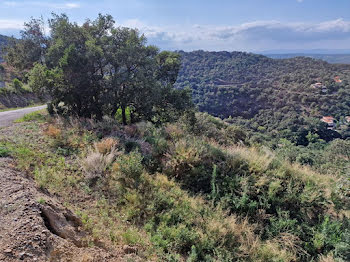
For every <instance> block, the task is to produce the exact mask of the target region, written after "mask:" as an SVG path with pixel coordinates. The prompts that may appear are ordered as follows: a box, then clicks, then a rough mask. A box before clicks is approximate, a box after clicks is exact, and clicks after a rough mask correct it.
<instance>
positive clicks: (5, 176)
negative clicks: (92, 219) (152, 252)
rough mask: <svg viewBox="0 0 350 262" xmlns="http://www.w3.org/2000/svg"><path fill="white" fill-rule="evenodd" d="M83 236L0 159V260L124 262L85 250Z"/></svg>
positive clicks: (110, 253)
mask: <svg viewBox="0 0 350 262" xmlns="http://www.w3.org/2000/svg"><path fill="white" fill-rule="evenodd" d="M84 235H85V233H84V232H83V231H81V228H80V221H79V219H78V218H77V217H76V216H75V215H74V214H73V213H72V212H70V211H69V210H68V209H66V208H65V207H63V205H62V204H60V203H59V202H58V201H57V200H56V199H55V198H54V197H52V196H49V195H48V194H45V193H43V192H41V191H40V190H39V189H38V188H37V187H36V185H35V182H34V181H33V180H31V179H30V178H26V177H25V176H24V175H22V174H21V173H20V172H17V171H16V170H15V169H14V167H13V163H12V160H11V159H9V158H0V261H10V262H14V261H72V262H75V261H84V262H87V261H127V260H126V259H127V257H126V254H123V251H118V250H105V249H103V248H98V247H87V245H86V244H85V243H84ZM132 261H136V260H132Z"/></svg>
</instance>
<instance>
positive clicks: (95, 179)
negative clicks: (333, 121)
mask: <svg viewBox="0 0 350 262" xmlns="http://www.w3.org/2000/svg"><path fill="white" fill-rule="evenodd" d="M41 23H42V21H40V20H33V21H31V22H30V23H28V24H27V27H26V30H25V31H24V32H23V38H22V40H20V41H18V42H15V43H14V44H13V45H11V46H10V47H9V48H7V60H8V63H10V64H12V65H13V66H17V67H20V66H24V65H25V68H23V70H27V71H28V72H29V73H28V75H27V76H24V78H23V79H27V80H28V81H29V83H30V84H31V87H32V88H33V90H35V91H36V92H38V93H42V94H46V93H47V94H49V95H50V96H51V98H52V102H51V103H50V104H49V112H50V113H51V115H52V116H46V115H43V114H41V113H32V114H30V115H28V116H26V117H25V118H23V119H21V120H20V121H19V122H23V123H22V124H20V125H21V126H20V129H19V130H17V132H18V135H16V136H15V137H1V138H0V154H1V156H9V155H10V156H13V157H14V158H15V159H16V161H17V166H18V168H20V169H21V170H23V171H26V172H28V174H29V175H31V176H32V177H33V178H34V179H35V180H36V181H37V183H38V185H39V186H40V187H42V188H43V189H46V190H48V191H49V192H51V193H55V194H56V195H58V196H59V197H60V198H61V199H63V201H65V203H66V205H67V206H69V207H71V208H72V209H74V210H75V211H76V213H77V214H78V215H79V216H80V217H81V219H82V221H83V224H84V228H85V229H86V230H87V231H89V232H90V235H89V236H87V237H86V240H85V242H86V245H99V246H105V247H106V248H108V247H113V246H118V245H123V244H128V245H131V246H133V247H134V248H135V249H136V252H137V254H138V255H139V256H140V257H141V258H142V259H143V260H145V261H188V262H190V261H192V262H194V261H261V262H263V261H276V262H277V261H278V262H279V261H286V262H287V261H290V262H292V261H320V262H327V261H348V260H349V259H350V253H349V251H350V246H349V242H350V241H349V240H350V221H349V204H350V199H349V191H348V189H349V184H348V183H349V180H348V177H347V174H348V171H349V166H348V162H349V161H348V160H349V154H348V151H349V149H348V148H349V145H348V143H347V141H344V140H341V142H339V140H334V141H333V142H332V143H331V144H327V143H326V142H325V140H323V139H321V138H320V137H318V136H319V134H318V133H317V132H316V133H312V132H310V133H307V134H306V135H305V139H307V143H306V144H307V147H303V149H300V148H299V147H298V146H297V145H295V144H292V143H291V142H290V141H288V140H282V141H281V142H280V143H281V144H280V145H279V146H278V147H276V151H273V150H271V149H269V148H268V147H266V146H263V145H262V143H260V142H259V139H256V134H255V133H252V132H246V131H245V130H244V129H242V127H239V126H237V125H231V124H228V123H227V122H224V121H222V120H220V119H219V118H215V117H213V116H210V115H208V114H205V113H198V112H196V111H195V109H194V108H193V104H192V102H191V99H190V94H189V93H188V91H187V90H184V89H174V88H173V85H174V83H175V81H176V79H177V74H178V71H179V68H180V61H179V56H178V54H175V53H171V52H159V51H158V49H157V48H155V47H152V46H147V45H146V42H145V41H146V40H145V38H144V37H143V36H142V35H139V34H138V32H137V31H135V30H132V29H128V28H116V27H115V26H114V22H113V19H112V18H111V17H110V16H102V15H100V16H99V17H98V18H97V19H96V20H95V21H87V22H86V23H85V24H83V25H82V26H79V25H77V24H75V23H71V22H70V21H69V19H68V17H67V16H65V15H61V16H56V15H54V16H53V19H52V20H50V23H49V24H50V28H51V35H50V36H45V34H44V33H43V30H42V24H41ZM23 61H25V63H22V62H23ZM253 62H254V61H252V63H253ZM27 121H29V122H27ZM25 134H26V135H25ZM328 147H329V148H328ZM325 148H328V149H329V151H330V152H333V153H334V154H332V157H334V158H328V157H327V155H323V154H324V151H323V150H324V149H325ZM299 149H300V150H301V151H302V152H301V151H298V150H299ZM309 149H310V152H318V153H319V155H320V156H321V155H322V157H323V158H321V159H324V162H323V164H325V165H324V166H323V165H322V166H320V165H318V163H319V162H317V161H316V160H317V157H316V156H315V157H313V156H311V154H309V155H308V156H306V155H305V156H304V155H303V154H304V153H305V154H306V152H304V151H303V150H309ZM317 150H318V151H317ZM333 160H334V161H333ZM312 165H314V166H312ZM101 243H103V244H101Z"/></svg>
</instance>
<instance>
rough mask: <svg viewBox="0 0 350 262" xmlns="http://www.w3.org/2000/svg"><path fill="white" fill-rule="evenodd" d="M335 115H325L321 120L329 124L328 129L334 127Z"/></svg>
mask: <svg viewBox="0 0 350 262" xmlns="http://www.w3.org/2000/svg"><path fill="white" fill-rule="evenodd" d="M334 120H335V119H334V117H332V116H324V117H322V118H321V121H322V122H324V123H326V124H327V127H328V129H334V127H335V123H334Z"/></svg>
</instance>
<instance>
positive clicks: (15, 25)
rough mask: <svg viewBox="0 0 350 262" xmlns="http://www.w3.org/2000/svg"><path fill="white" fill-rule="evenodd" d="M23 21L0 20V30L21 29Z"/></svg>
mask: <svg viewBox="0 0 350 262" xmlns="http://www.w3.org/2000/svg"><path fill="white" fill-rule="evenodd" d="M23 24H24V22H23V21H20V20H10V19H0V30H1V29H4V30H16V29H17V30H18V29H22V28H23Z"/></svg>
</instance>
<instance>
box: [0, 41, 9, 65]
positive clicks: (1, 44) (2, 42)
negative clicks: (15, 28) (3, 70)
mask: <svg viewBox="0 0 350 262" xmlns="http://www.w3.org/2000/svg"><path fill="white" fill-rule="evenodd" d="M7 41H8V37H7V36H4V35H0V62H1V61H2V50H1V48H2V46H4V45H5V44H6V43H7Z"/></svg>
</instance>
